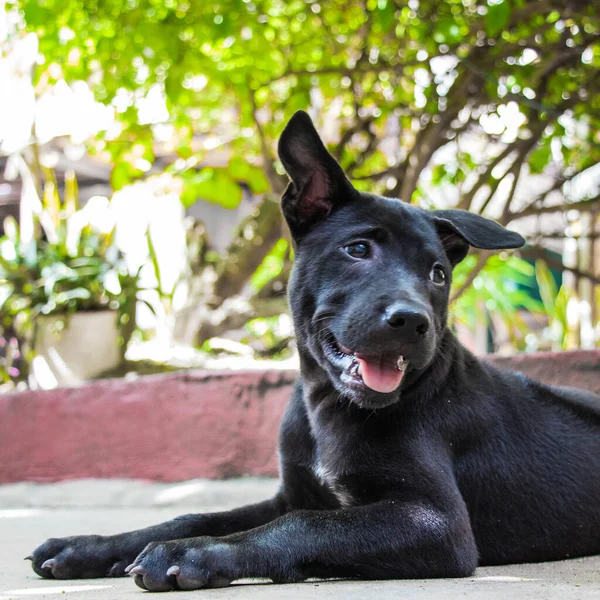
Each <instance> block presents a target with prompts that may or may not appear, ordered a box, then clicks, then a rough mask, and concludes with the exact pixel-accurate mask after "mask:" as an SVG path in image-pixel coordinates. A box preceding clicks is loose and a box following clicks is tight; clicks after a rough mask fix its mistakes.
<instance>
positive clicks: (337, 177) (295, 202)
mask: <svg viewBox="0 0 600 600" xmlns="http://www.w3.org/2000/svg"><path fill="white" fill-rule="evenodd" d="M278 152H279V158H280V159H281V162H282V163H283V166H284V167H285V170H286V171H287V173H288V175H289V176H290V179H291V182H290V184H289V185H288V187H287V189H286V191H285V192H284V194H283V198H282V200H281V207H282V210H283V214H284V216H285V218H286V221H287V222H288V225H289V227H290V230H291V232H292V234H293V235H294V236H296V237H298V236H302V235H303V234H304V233H306V232H308V231H309V230H310V228H311V227H312V226H313V225H314V224H316V223H317V222H318V221H321V220H322V219H324V218H325V217H327V216H328V215H329V214H330V213H331V212H332V211H333V210H334V208H336V206H337V205H339V204H341V203H342V202H344V201H345V200H349V199H350V197H351V196H352V195H353V192H354V188H353V187H352V185H351V183H350V182H349V181H348V179H346V176H345V175H344V172H343V171H342V168H341V167H340V165H339V164H338V163H337V162H336V161H335V159H334V158H333V156H331V154H329V152H327V149H326V148H325V146H324V145H323V142H322V141H321V138H320V137H319V134H318V133H317V130H316V129H315V127H314V125H313V123H312V121H311V120H310V117H309V116H308V114H306V113H305V112H304V111H298V112H297V113H295V114H294V116H293V117H292V118H291V119H290V121H289V123H288V124H287V125H286V127H285V129H284V130H283V133H282V134H281V137H280V138H279V147H278Z"/></svg>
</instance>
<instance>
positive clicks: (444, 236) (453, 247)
mask: <svg viewBox="0 0 600 600" xmlns="http://www.w3.org/2000/svg"><path fill="white" fill-rule="evenodd" d="M430 215H431V216H432V218H433V222H434V224H435V226H436V228H437V230H438V234H439V236H440V239H441V240H442V244H443V245H444V249H445V250H446V254H447V255H448V258H449V259H450V262H451V263H452V266H454V265H456V264H458V263H459V262H460V261H461V260H462V259H463V258H464V257H465V256H466V255H467V253H468V252H469V246H473V247H475V248H483V249H486V250H504V249H508V248H520V247H521V246H523V245H524V244H525V240H524V238H523V237H522V236H520V235H519V234H518V233H515V232H514V231H509V230H508V229H505V228H504V227H502V225H499V224H498V223H496V222H495V221H491V220H490V219H486V218H485V217H481V216H480V215H476V214H474V213H470V212H468V211H466V210H457V209H453V210H434V211H431V213H430Z"/></svg>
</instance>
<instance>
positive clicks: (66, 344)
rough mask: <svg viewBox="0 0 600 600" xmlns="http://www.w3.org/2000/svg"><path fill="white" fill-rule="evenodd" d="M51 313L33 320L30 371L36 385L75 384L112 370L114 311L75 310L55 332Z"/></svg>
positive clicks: (115, 350) (116, 357)
mask: <svg viewBox="0 0 600 600" xmlns="http://www.w3.org/2000/svg"><path fill="white" fill-rule="evenodd" d="M59 320H62V319H61V318H57V317H54V316H48V317H45V316H41V317H38V318H37V319H36V323H35V325H36V337H35V346H34V352H35V357H34V359H33V362H32V369H31V374H32V376H33V378H34V382H32V383H34V384H35V386H36V387H38V388H42V389H49V388H53V387H57V386H64V385H78V384H80V383H82V382H83V381H86V380H87V379H91V378H93V377H96V376H98V375H100V374H101V373H103V372H105V371H108V370H109V369H114V368H115V367H117V366H118V365H119V363H120V360H121V355H120V348H119V345H118V340H119V330H118V328H117V313H116V312H114V311H111V310H104V311H97V312H92V311H90V312H76V313H73V314H72V315H70V316H68V317H66V320H65V328H64V329H63V330H62V331H61V332H60V335H57V334H56V322H57V321H59Z"/></svg>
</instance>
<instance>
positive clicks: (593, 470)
mask: <svg viewBox="0 0 600 600" xmlns="http://www.w3.org/2000/svg"><path fill="white" fill-rule="evenodd" d="M279 154H280V157H281V160H282V162H283V164H284V166H285V168H286V170H287V172H288V173H289V175H290V177H291V180H292V181H291V183H290V185H289V187H288V189H287V190H286V192H285V194H284V196H283V212H284V214H285V218H286V219H287V222H288V224H289V226H290V229H291V232H292V235H293V237H294V241H295V247H296V264H295V267H294V273H293V276H292V279H291V282H290V292H289V295H290V303H291V308H292V313H293V317H294V323H295V327H296V334H297V338H298V348H299V353H300V361H301V377H300V380H299V381H298V384H297V386H296V391H295V393H294V395H293V397H292V399H291V401H290V404H289V406H288V409H287V412H286V413H285V416H284V418H283V422H282V424H281V432H280V454H281V489H280V491H279V493H278V494H277V495H276V496H275V497H274V498H273V499H271V500H267V501H265V502H261V503H260V504H256V505H253V506H247V507H244V508H240V509H237V510H233V511H230V512H225V513H215V514H205V515H186V516H183V517H179V518H177V519H174V520H173V521H170V522H167V523H164V524H162V525H157V526H155V527H150V528H148V529H143V530H139V531H134V532H131V533H124V534H120V535H115V536H110V537H102V536H78V537H71V538H63V539H51V540H48V541H47V542H45V543H44V544H43V545H42V546H40V547H39V548H38V549H37V550H35V552H34V553H33V555H32V556H31V557H30V558H32V561H33V569H34V570H35V572H36V573H38V574H39V575H41V576H43V577H55V578H58V579H68V578H79V577H104V576H118V575H123V574H124V573H125V572H129V573H131V574H134V575H135V581H136V583H137V584H138V585H139V586H140V587H142V588H145V589H148V590H154V591H164V590H172V589H195V588H202V587H219V586H224V585H228V584H229V583H230V582H231V581H233V580H235V579H239V578H247V577H267V578H270V579H272V580H273V581H275V582H291V581H301V580H303V579H306V578H308V577H361V578H369V579H386V578H415V577H417V578H422V577H462V576H466V575H470V574H471V573H473V571H474V569H475V568H476V566H477V565H478V564H481V565H494V564H503V563H511V562H528V561H544V560H556V559H562V558H566V557H573V556H581V555H585V554H594V553H598V552H600V399H599V398H598V397H596V396H594V395H592V394H589V393H586V392H583V391H577V390H572V389H566V388H555V387H549V386H546V385H542V384H540V383H536V382H534V381H531V380H529V379H528V378H527V377H525V376H523V375H520V374H518V373H511V372H506V371H500V370H498V369H496V368H495V367H493V366H491V365H489V364H486V363H484V362H481V361H479V360H478V359H477V358H475V357H474V356H472V355H471V354H470V353H469V352H468V351H467V350H466V349H465V348H463V347H462V346H461V345H460V344H459V342H458V341H457V340H456V338H455V337H454V335H453V334H452V333H451V332H450V331H449V330H448V328H447V326H446V314H447V306H448V291H449V288H450V280H451V276H452V267H453V266H454V265H456V264H457V263H458V262H459V261H460V260H462V259H463V258H464V257H465V255H466V254H467V252H468V249H469V246H475V247H477V248H488V249H499V248H516V247H519V246H521V245H522V244H523V239H522V238H521V236H519V235H518V234H516V233H512V232H510V231H507V230H506V229H504V228H502V227H500V226H499V225H497V224H496V223H494V222H492V221H489V220H486V219H484V218H482V217H479V216H476V215H473V214H469V213H467V212H463V211H456V210H439V211H430V212H427V211H423V210H420V209H418V208H415V207H413V206H410V205H407V204H404V203H402V202H399V201H395V200H390V199H386V198H382V197H379V196H374V195H371V194H364V193H359V192H358V191H356V190H355V189H354V188H353V187H352V185H351V184H350V182H349V181H348V180H347V179H346V177H345V176H344V173H343V172H342V170H341V168H340V166H339V165H338V164H337V163H336V162H335V161H334V159H333V158H332V157H331V156H330V155H329V153H328V152H327V150H326V149H325V147H324V146H323V144H322V142H321V140H320V139H319V136H318V134H317V132H316V131H315V129H314V127H313V125H312V123H311V121H310V119H309V117H308V115H307V114H306V113H302V112H300V113H297V114H296V115H295V116H294V117H293V118H292V120H291V121H290V123H289V124H288V126H287V127H286V129H285V131H284V132H283V134H282V136H281V140H280V143H279ZM130 563H133V564H131V565H130ZM127 565H130V566H129V567H127ZM126 567H127V568H126Z"/></svg>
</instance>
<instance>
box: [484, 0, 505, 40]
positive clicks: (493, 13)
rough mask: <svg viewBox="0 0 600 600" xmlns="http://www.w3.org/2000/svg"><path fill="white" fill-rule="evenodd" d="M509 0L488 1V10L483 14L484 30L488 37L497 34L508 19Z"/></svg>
mask: <svg viewBox="0 0 600 600" xmlns="http://www.w3.org/2000/svg"><path fill="white" fill-rule="evenodd" d="M510 15H511V6H510V0H502V1H501V2H494V3H493V4H489V3H488V11H487V14H486V15H485V32H486V33H487V34H488V36H490V37H495V36H497V35H498V34H499V33H500V32H501V31H502V30H503V29H504V26H505V25H506V24H507V23H508V21H509V20H510Z"/></svg>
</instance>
